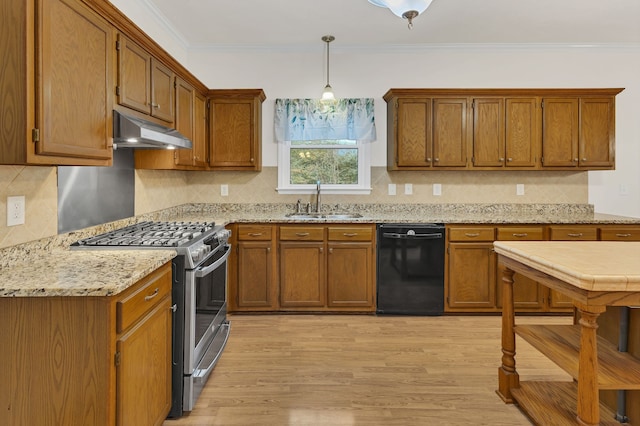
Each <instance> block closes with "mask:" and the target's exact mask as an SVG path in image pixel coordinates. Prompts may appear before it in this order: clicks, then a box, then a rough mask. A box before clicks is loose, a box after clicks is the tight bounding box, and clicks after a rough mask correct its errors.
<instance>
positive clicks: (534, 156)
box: [472, 97, 540, 169]
mask: <svg viewBox="0 0 640 426" xmlns="http://www.w3.org/2000/svg"><path fill="white" fill-rule="evenodd" d="M539 104H540V102H539V101H538V100H537V99H536V98H535V97H509V98H474V99H473V102H472V106H473V157H472V164H473V167H492V168H493V167H498V168H503V167H505V168H525V169H531V168H537V167H538V166H539V159H540V157H539V155H538V151H539V147H540V143H539V139H540V132H539V130H538V128H537V123H538V122H539V119H538V114H539V110H540V109H539V108H538V107H537V105H539Z"/></svg>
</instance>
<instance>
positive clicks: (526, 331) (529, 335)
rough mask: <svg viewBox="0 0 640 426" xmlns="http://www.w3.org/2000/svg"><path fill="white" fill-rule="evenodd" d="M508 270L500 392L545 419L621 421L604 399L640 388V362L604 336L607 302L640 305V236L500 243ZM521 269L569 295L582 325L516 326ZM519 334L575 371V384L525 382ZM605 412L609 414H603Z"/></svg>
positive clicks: (497, 244) (553, 422)
mask: <svg viewBox="0 0 640 426" xmlns="http://www.w3.org/2000/svg"><path fill="white" fill-rule="evenodd" d="M494 246H495V251H496V253H497V254H498V262H499V263H502V264H503V265H504V266H505V269H504V273H503V276H502V282H503V288H504V290H503V308H502V365H501V367H500V368H499V369H498V390H497V393H498V395H500V397H501V398H502V399H503V400H504V401H505V402H506V403H514V402H517V403H518V405H519V406H520V408H521V409H522V410H523V411H524V412H525V413H526V414H527V415H529V417H530V418H531V419H532V420H533V421H534V422H535V423H536V424H541V425H554V426H559V425H599V424H607V425H608V424H611V425H618V426H619V425H620V423H618V422H617V421H615V420H614V419H613V413H612V412H610V411H607V413H606V414H605V412H604V411H603V410H605V411H606V410H607V409H606V408H605V407H604V406H602V405H600V402H599V396H598V391H599V390H600V389H628V390H631V389H636V390H638V389H640V360H639V359H637V358H635V357H633V356H631V355H629V354H626V353H620V352H618V351H617V348H616V347H615V346H614V345H611V344H610V343H609V342H607V341H606V340H605V339H603V338H599V337H598V336H597V335H596V330H597V328H598V324H597V319H598V316H599V315H600V314H601V313H602V312H604V311H605V310H606V307H607V306H637V305H640V242H638V243H633V242H607V241H573V242H560V241H530V242H529V241H513V242H507V241H504V242H500V241H498V242H495V244H494ZM516 272H517V273H519V274H522V275H525V276H527V277H529V278H532V279H534V280H536V281H538V282H539V283H541V284H542V285H545V286H547V287H549V288H551V289H553V290H556V291H558V292H560V293H562V294H565V295H567V296H569V297H570V298H571V299H572V302H573V304H574V306H575V307H576V309H577V313H578V315H577V318H579V321H578V324H576V325H555V326H541V325H527V326H525V325H516V324H515V316H514V309H513V275H514V273H516ZM516 334H517V335H519V336H521V337H522V338H524V339H525V340H526V341H527V342H529V343H530V344H532V345H533V346H534V347H535V348H536V349H538V350H539V351H541V352H542V353H543V354H544V355H545V356H547V357H548V358H549V359H551V360H552V361H554V362H555V363H556V364H557V365H558V366H560V367H561V368H562V369H564V370H565V371H566V372H567V373H569V375H571V376H572V377H573V379H574V380H573V381H567V382H524V381H523V382H520V378H519V375H518V373H517V371H516V362H515V355H516V344H515V342H516V340H515V335H516ZM601 411H602V415H601Z"/></svg>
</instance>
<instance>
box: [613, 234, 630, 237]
mask: <svg viewBox="0 0 640 426" xmlns="http://www.w3.org/2000/svg"><path fill="white" fill-rule="evenodd" d="M630 236H631V234H616V237H620V238H627V237H630Z"/></svg>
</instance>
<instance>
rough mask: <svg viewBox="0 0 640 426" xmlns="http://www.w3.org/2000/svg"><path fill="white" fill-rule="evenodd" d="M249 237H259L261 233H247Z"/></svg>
mask: <svg viewBox="0 0 640 426" xmlns="http://www.w3.org/2000/svg"><path fill="white" fill-rule="evenodd" d="M249 236H250V237H261V236H262V232H249Z"/></svg>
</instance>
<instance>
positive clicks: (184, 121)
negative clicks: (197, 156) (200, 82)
mask: <svg viewBox="0 0 640 426" xmlns="http://www.w3.org/2000/svg"><path fill="white" fill-rule="evenodd" d="M194 102H195V90H194V89H193V87H192V86H191V85H190V84H189V83H187V82H186V81H184V80H182V79H181V78H176V123H175V124H176V130H178V131H179V132H180V133H182V134H183V135H184V136H186V137H187V138H189V139H190V140H191V141H192V143H193V144H194V145H195V141H194V137H193V136H194V133H195V132H194V124H195V120H194ZM193 151H194V150H193V149H177V150H176V151H175V152H176V154H175V155H176V156H175V162H176V164H179V165H182V166H192V165H193V163H194V153H193Z"/></svg>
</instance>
